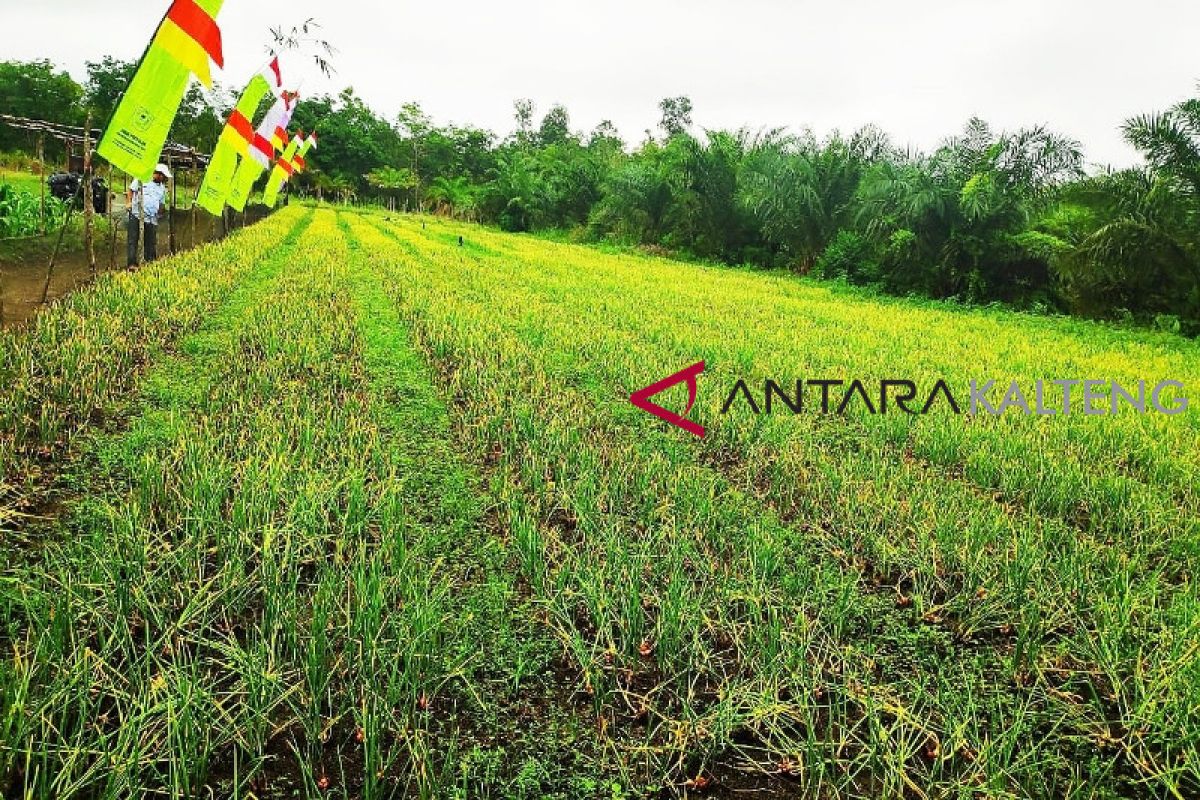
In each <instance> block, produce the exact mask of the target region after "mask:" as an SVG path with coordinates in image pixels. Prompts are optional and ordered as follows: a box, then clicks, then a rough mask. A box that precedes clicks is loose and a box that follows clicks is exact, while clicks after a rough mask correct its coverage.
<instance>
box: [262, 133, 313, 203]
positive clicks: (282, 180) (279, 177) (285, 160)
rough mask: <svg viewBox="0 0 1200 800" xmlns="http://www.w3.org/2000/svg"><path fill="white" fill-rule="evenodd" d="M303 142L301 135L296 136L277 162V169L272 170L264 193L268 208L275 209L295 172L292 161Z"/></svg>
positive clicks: (264, 201)
mask: <svg viewBox="0 0 1200 800" xmlns="http://www.w3.org/2000/svg"><path fill="white" fill-rule="evenodd" d="M303 141H304V140H303V139H302V138H301V136H300V134H296V136H294V137H293V138H292V141H291V143H290V144H289V145H288V147H287V150H284V151H283V155H282V156H280V157H279V160H278V161H276V162H275V169H273V170H271V177H270V178H268V179H267V188H266V191H264V192H263V203H265V204H266V206H267V208H274V207H275V203H276V201H277V200H278V199H279V191H280V190H281V189H283V186H284V184H286V183H287V182H288V178H289V177H290V176H291V174H292V172H294V171H295V167H294V166H293V165H292V159H294V158H295V157H296V153H297V152H299V151H300V145H301V143H302V142H303Z"/></svg>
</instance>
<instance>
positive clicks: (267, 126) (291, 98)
mask: <svg viewBox="0 0 1200 800" xmlns="http://www.w3.org/2000/svg"><path fill="white" fill-rule="evenodd" d="M298 104H299V95H298V94H296V93H294V92H284V93H283V96H282V97H280V98H279V99H278V100H277V101H276V102H275V105H274V106H272V107H271V110H270V111H268V112H267V115H266V116H265V117H264V118H263V121H262V122H260V123H259V125H258V130H256V131H255V132H254V143H253V144H252V145H251V146H250V158H243V159H242V161H241V163H240V164H238V168H237V172H236V173H235V174H234V176H233V186H232V187H231V188H230V190H229V205H230V206H232V207H233V208H234V209H235V210H237V211H245V209H246V203H247V201H248V200H249V199H250V192H251V191H253V189H254V182H255V181H257V180H258V177H259V176H260V175H262V174H263V172H264V171H266V170H267V169H268V168H270V166H271V159H272V158H274V156H275V152H276V149H277V148H276V147H275V145H274V142H273V139H274V136H275V131H276V130H277V129H285V130H286V128H287V126H288V124H289V123H291V121H292V114H294V113H295V111H296V106H297V105H298ZM285 136H286V134H285ZM284 141H286V138H285V139H284ZM278 149H282V148H278Z"/></svg>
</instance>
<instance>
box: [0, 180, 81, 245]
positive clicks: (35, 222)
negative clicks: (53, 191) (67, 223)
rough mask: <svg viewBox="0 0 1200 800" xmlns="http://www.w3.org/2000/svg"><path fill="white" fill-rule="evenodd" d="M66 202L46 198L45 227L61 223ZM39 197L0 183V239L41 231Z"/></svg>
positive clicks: (65, 209)
mask: <svg viewBox="0 0 1200 800" xmlns="http://www.w3.org/2000/svg"><path fill="white" fill-rule="evenodd" d="M66 213H67V204H66V203H64V202H62V201H61V200H56V199H55V198H53V197H47V198H46V227H47V228H52V227H55V226H56V225H60V224H62V220H63V217H64V215H65V214H66ZM41 227H42V226H41V198H39V197H38V196H37V195H35V194H31V193H30V192H23V191H19V190H17V189H14V188H12V187H11V186H7V185H5V184H0V239H5V238H11V237H14V236H32V235H33V234H35V233H39V232H40V231H41Z"/></svg>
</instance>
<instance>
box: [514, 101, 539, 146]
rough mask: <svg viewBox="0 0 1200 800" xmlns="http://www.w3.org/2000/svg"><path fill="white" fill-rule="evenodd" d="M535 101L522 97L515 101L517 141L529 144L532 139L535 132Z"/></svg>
mask: <svg viewBox="0 0 1200 800" xmlns="http://www.w3.org/2000/svg"><path fill="white" fill-rule="evenodd" d="M533 112H534V105H533V101H532V100H530V99H528V98H521V99H518V100H514V101H513V118H514V119H515V120H516V123H517V142H518V143H519V144H522V145H527V144H529V143H530V142H531V141H532V132H533Z"/></svg>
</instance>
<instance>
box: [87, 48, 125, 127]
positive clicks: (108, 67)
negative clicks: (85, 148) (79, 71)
mask: <svg viewBox="0 0 1200 800" xmlns="http://www.w3.org/2000/svg"><path fill="white" fill-rule="evenodd" d="M86 66H87V75H88V77H87V82H86V83H85V84H84V87H83V88H84V92H83V101H84V103H86V104H87V107H88V110H89V111H91V112H92V119H93V120H95V121H96V123H97V124H98V125H101V126H103V125H104V124H105V123H106V121H107V120H108V119H109V118H110V117H111V116H112V114H113V111H114V110H116V107H117V101H118V100H120V99H121V95H122V94H124V92H125V88H126V87H127V86H129V82H130V81H131V80H133V74H134V72H136V71H137V62H135V61H122V60H120V59H117V58H113V57H112V56H105V57H104V58H102V59H101V60H100V61H88V62H87V65H86Z"/></svg>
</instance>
